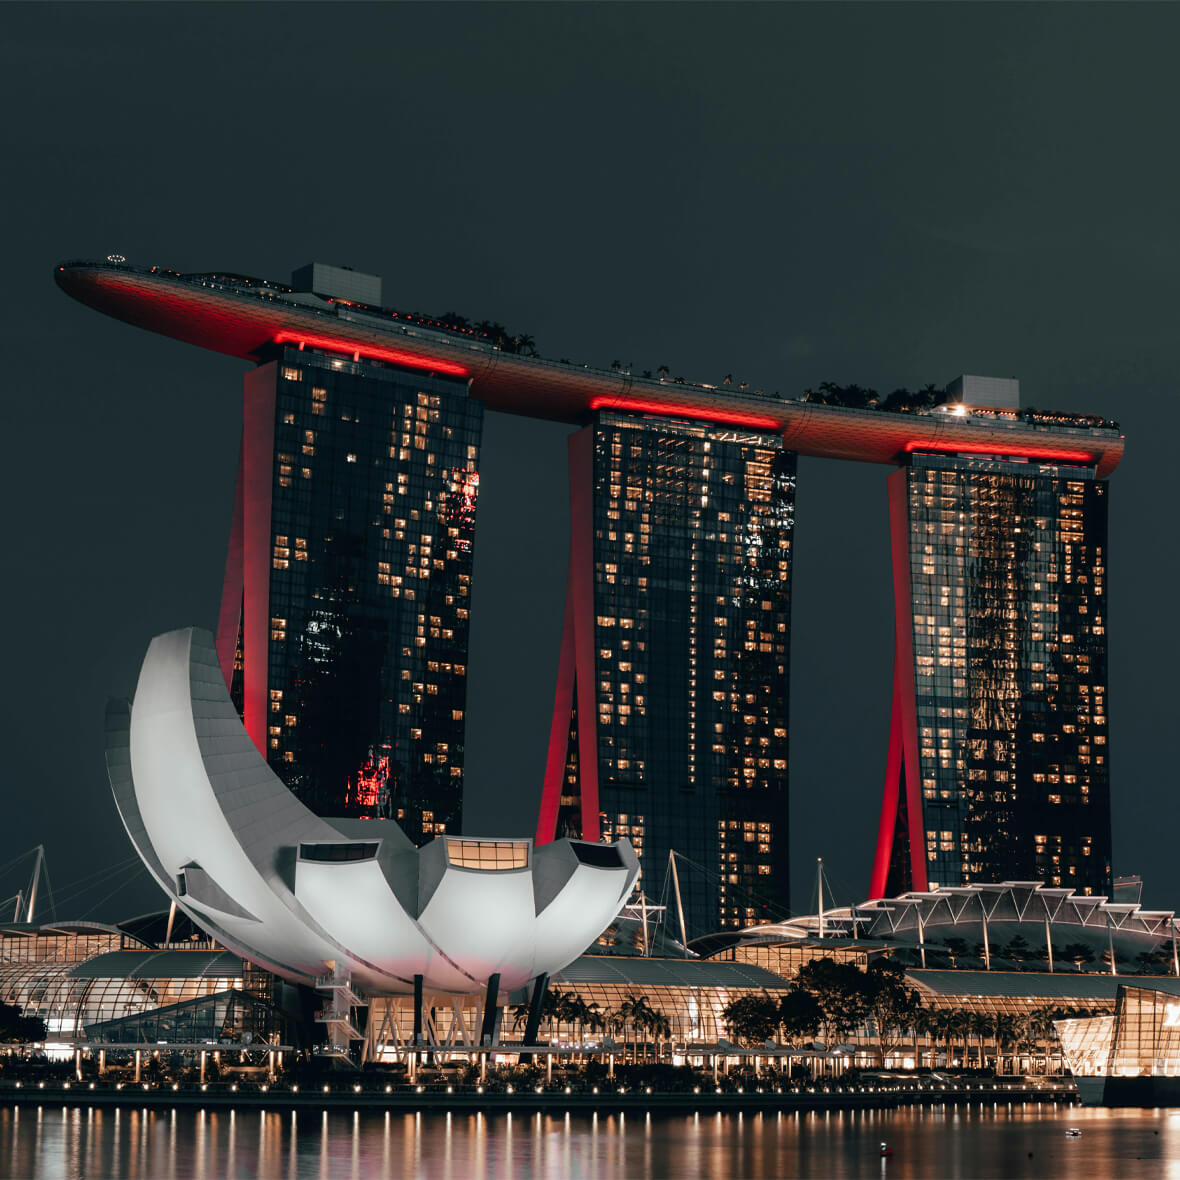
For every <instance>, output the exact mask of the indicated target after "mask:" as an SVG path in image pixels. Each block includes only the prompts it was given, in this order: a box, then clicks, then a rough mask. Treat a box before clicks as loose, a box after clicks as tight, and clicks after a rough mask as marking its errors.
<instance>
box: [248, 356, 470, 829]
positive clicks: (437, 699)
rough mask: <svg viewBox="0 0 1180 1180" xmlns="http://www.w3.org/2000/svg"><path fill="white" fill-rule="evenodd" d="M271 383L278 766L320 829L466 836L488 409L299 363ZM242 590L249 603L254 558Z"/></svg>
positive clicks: (271, 652) (384, 374) (271, 651)
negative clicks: (474, 593)
mask: <svg viewBox="0 0 1180 1180" xmlns="http://www.w3.org/2000/svg"><path fill="white" fill-rule="evenodd" d="M264 368H265V369H266V370H268V371H267V372H266V373H263V374H261V379H262V380H263V381H265V382H270V381H272V380H273V382H274V397H273V405H274V423H273V431H274V447H273V472H272V478H271V486H270V548H269V551H268V552H267V554H266V560H267V561H268V563H269V592H268V602H269V608H268V616H269V640H268V647H267V653H266V654H267V667H268V671H267V683H266V710H267V725H266V747H267V749H266V753H267V757H268V760H269V761H270V763H271V765H272V767H273V768H274V769H275V771H276V772H277V773H278V774H279V776H280V777H281V778H282V779H283V781H284V782H285V783H286V784H287V785H288V786H289V787H290V788H291V790H292V791H293V792H294V793H295V794H296V795H297V796H298V797H299V798H300V799H301V800H302V801H303V802H304V803H305V804H307V805H308V806H309V807H310V808H311V809H312V810H313V811H315V812H317V813H318V814H320V815H324V816H354V817H384V818H395V819H397V820H398V821H399V822H400V823H401V825H402V827H403V829H404V830H405V832H406V834H407V835H408V836H409V837H410V838H411V839H412V840H414V841H415V842H416V843H423V842H425V841H427V840H430V839H432V838H433V837H434V836H436V835H439V834H441V833H444V832H455V831H457V830H458V828H459V823H460V818H461V812H462V799H463V750H464V715H465V710H466V695H467V694H466V684H467V680H466V676H467V650H468V620H469V612H470V606H471V571H472V557H473V547H474V541H475V512H476V501H477V497H478V490H479V474H478V465H479V444H480V434H481V428H482V408H481V406H480V405H479V403H478V402H475V401H473V400H471V399H470V398H469V397H468V396H467V388H466V385H465V383H463V382H461V381H455V380H451V379H444V378H439V377H435V376H431V375H427V374H416V373H411V372H408V371H404V370H399V369H396V368H392V367H389V366H384V365H381V364H380V363H378V362H371V361H366V362H353V361H348V360H342V359H341V358H339V357H334V356H329V355H324V354H319V353H315V352H313V351H298V350H295V349H286V350H284V352H283V354H282V356H281V357H279V358H278V359H277V360H276V361H274V362H272V364H271V365H269V366H264ZM248 397H249V393H248ZM246 511H247V513H249V511H250V506H249V504H247V509H246ZM246 535H247V544H249V525H248V524H247V530H246ZM256 556H257V555H256ZM246 577H247V604H248V603H249V585H250V583H249V578H250V569H249V558H247V571H246ZM246 618H247V624H248V621H249V618H250V615H249V612H248V611H247V616H246ZM239 646H241V645H239ZM245 651H246V652H247V653H248V652H249V651H250V644H249V636H248V635H247V636H246V642H245ZM248 664H249V661H248V660H247V669H246V675H247V676H249V675H250V671H249V667H248ZM247 708H248V707H247Z"/></svg>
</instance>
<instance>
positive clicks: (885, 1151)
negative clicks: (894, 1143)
mask: <svg viewBox="0 0 1180 1180" xmlns="http://www.w3.org/2000/svg"><path fill="white" fill-rule="evenodd" d="M892 1154H893V1148H892V1147H890V1146H889V1144H888V1143H884V1142H883V1143H882V1144H881V1157H882V1158H883V1159H884V1158H886V1157H888V1156H891V1155H892Z"/></svg>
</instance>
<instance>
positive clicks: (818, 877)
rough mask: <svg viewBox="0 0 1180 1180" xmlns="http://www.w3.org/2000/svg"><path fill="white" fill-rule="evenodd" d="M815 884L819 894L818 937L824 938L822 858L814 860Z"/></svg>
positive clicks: (818, 857)
mask: <svg viewBox="0 0 1180 1180" xmlns="http://www.w3.org/2000/svg"><path fill="white" fill-rule="evenodd" d="M815 883H816V888H817V890H818V892H819V936H820V938H821V939H822V938H823V936H824V858H823V857H822V856H817V857H816V858H815Z"/></svg>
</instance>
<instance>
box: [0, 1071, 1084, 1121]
mask: <svg viewBox="0 0 1180 1180" xmlns="http://www.w3.org/2000/svg"><path fill="white" fill-rule="evenodd" d="M1076 1101H1077V1090H1076V1088H1075V1086H1074V1084H1073V1082H1072V1081H1070V1080H1069V1079H1056V1078H1038V1079H1023V1078H1012V1079H1003V1078H996V1079H994V1080H992V1079H979V1078H970V1079H960V1080H954V1079H947V1080H945V1081H934V1080H925V1081H920V1082H919V1081H906V1082H900V1081H899V1082H889V1081H883V1082H866V1083H856V1084H851V1083H850V1084H847V1085H843V1084H840V1083H834V1084H829V1085H819V1086H804V1087H791V1086H773V1085H763V1086H734V1085H722V1086H705V1085H701V1086H694V1087H691V1088H689V1089H687V1090H658V1089H656V1088H654V1087H651V1086H642V1085H638V1086H626V1085H623V1086H613V1085H611V1086H593V1087H582V1088H575V1087H574V1086H561V1085H557V1086H543V1085H539V1086H519V1087H516V1086H509V1087H506V1088H499V1087H497V1088H490V1087H485V1086H470V1085H432V1086H412V1085H411V1086H407V1085H391V1084H388V1083H374V1082H373V1081H367V1082H366V1081H352V1080H349V1079H347V1078H341V1079H340V1080H339V1081H336V1082H322V1083H318V1084H315V1085H285V1084H279V1085H255V1084H240V1083H210V1084H207V1085H203V1086H194V1085H181V1084H179V1083H170V1082H163V1083H151V1082H140V1083H136V1082H36V1081H33V1082H30V1081H8V1080H4V1081H0V1104H2V1103H6V1102H7V1103H19V1104H22V1105H24V1104H35V1105H47V1104H54V1105H56V1104H59V1103H62V1104H68V1105H71V1106H101V1107H136V1108H142V1107H152V1108H161V1107H163V1108H167V1107H180V1108H207V1107H224V1108H233V1109H239V1110H241V1109H249V1110H341V1109H347V1110H361V1109H364V1110H391V1111H403V1112H405V1111H408V1112H413V1111H448V1110H450V1111H477V1110H479V1111H486V1112H497V1113H502V1112H505V1111H547V1112H561V1111H570V1112H575V1111H576V1112H582V1113H589V1112H592V1111H598V1112H608V1111H644V1110H650V1111H692V1110H699V1111H710V1112H712V1111H727V1110H731V1111H739V1110H760V1111H768V1110H770V1111H774V1110H800V1111H811V1110H869V1109H874V1110H892V1109H898V1108H902V1107H917V1106H948V1105H951V1106H961V1105H972V1104H977V1103H978V1104H984V1103H991V1104H994V1105H1000V1104H1008V1105H1013V1104H1021V1103H1029V1102H1039V1103H1046V1102H1051V1103H1055V1104H1056V1103H1060V1104H1071V1103H1074V1102H1076Z"/></svg>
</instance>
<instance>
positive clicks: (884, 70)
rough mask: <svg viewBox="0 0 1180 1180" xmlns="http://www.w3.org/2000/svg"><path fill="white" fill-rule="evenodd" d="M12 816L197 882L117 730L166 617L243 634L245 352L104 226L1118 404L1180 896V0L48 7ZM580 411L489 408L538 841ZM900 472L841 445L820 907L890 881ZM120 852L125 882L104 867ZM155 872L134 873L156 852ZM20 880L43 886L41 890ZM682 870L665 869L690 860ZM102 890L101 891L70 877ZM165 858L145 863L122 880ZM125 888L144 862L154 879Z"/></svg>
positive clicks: (1146, 714) (14, 461)
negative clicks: (123, 755) (72, 272)
mask: <svg viewBox="0 0 1180 1180" xmlns="http://www.w3.org/2000/svg"><path fill="white" fill-rule="evenodd" d="M4 18H5V21H4V23H5V35H4V37H3V38H0V62H2V69H0V88H2V89H3V92H4V93H3V101H4V109H5V115H6V117H5V118H4V120H3V121H2V123H0V136H2V137H3V158H4V176H5V182H4V185H3V198H2V200H3V205H4V207H5V208H6V216H5V217H4V224H5V229H6V231H7V235H6V236H7V247H6V257H7V261H6V263H5V264H4V269H3V286H4V320H3V323H4V338H5V348H4V353H5V355H4V366H3V367H4V390H3V396H4V404H5V406H6V407H7V409H6V412H5V418H6V423H7V429H6V431H5V444H6V445H5V448H4V449H5V456H4V464H3V475H4V480H5V485H6V486H5V493H4V502H5V504H6V506H7V511H6V512H5V514H4V519H5V528H4V532H5V540H6V545H5V550H6V557H7V561H6V562H5V571H6V576H5V577H4V580H3V587H2V592H3V596H4V621H5V624H6V626H5V628H4V635H5V643H4V665H3V666H4V676H3V683H2V691H3V694H4V702H3V711H2V713H0V716H3V718H4V743H3V745H4V755H5V756H4V766H3V780H2V781H3V789H4V792H5V797H6V799H5V801H6V807H5V812H4V815H5V819H4V823H3V827H2V829H0V862H3V861H6V860H8V859H9V858H10V857H13V856H16V855H17V854H18V853H20V852H22V851H24V850H25V849H26V848H29V847H30V846H32V845H34V844H36V843H38V842H40V841H44V843H45V844H46V845H47V848H48V854H49V867H50V871H51V878H52V881H53V885H54V888H55V890H56V892H57V894H58V896H59V899H60V900H61V901H62V905H61V912H62V915H63V916H71V917H77V916H81V915H88V916H92V917H96V916H97V917H118V916H127V915H129V914H132V913H137V912H142V911H144V910H147V909H154V908H158V907H159V906H160V905H161V904H162V900H163V899H162V897H161V895H160V893H159V891H158V889H157V888H156V886H155V885H154V884H153V883H152V882H151V881H150V880H149V878H148V877H147V875H146V873H145V872H143V871H136V869H135V867H134V866H135V864H136V863H137V860H133V859H132V858H133V857H134V853H133V851H132V849H131V847H130V844H129V842H128V841H127V838H126V836H125V834H124V832H123V830H122V827H121V824H120V822H119V820H118V817H117V814H116V812H115V808H114V805H113V802H112V800H111V796H110V791H109V788H108V786H107V783H106V776H105V772H104V769H103V760H102V732H101V731H102V716H103V708H104V703H105V701H106V699H107V697H108V696H110V695H126V694H128V693H129V692H130V690H131V688H132V686H133V684H134V680H135V676H136V674H137V670H138V666H139V662H140V660H141V658H142V656H143V652H144V650H145V647H146V645H147V643H148V641H149V640H150V638H151V637H152V636H153V635H155V634H157V633H159V632H161V631H165V630H170V629H172V628H175V627H180V626H185V625H189V624H198V625H201V626H204V627H213V626H214V624H215V620H216V612H217V605H218V595H219V590H220V582H221V574H222V563H223V560H224V551H225V543H226V539H227V536H228V529H229V518H230V508H231V500H232V495H233V477H234V470H235V465H236V462H237V446H238V432H239V427H240V415H241V409H240V403H241V379H242V374H243V371H244V368H245V366H244V365H243V363H242V362H240V361H236V360H233V359H230V358H226V357H220V356H216V355H213V354H211V353H206V352H202V351H199V350H197V349H195V348H192V347H189V346H187V345H183V344H180V343H177V342H175V341H171V340H168V339H165V338H163V337H158V336H153V335H150V334H148V333H146V332H143V331H141V330H139V329H135V328H131V327H128V326H126V325H123V324H120V323H118V322H116V321H114V320H110V319H107V318H106V317H103V316H101V315H99V314H97V313H95V312H93V311H90V310H89V309H87V308H85V307H83V306H81V305H80V304H77V303H74V302H73V301H71V300H70V299H68V298H67V297H66V296H64V295H63V294H61V293H60V292H59V291H58V290H57V289H56V287H55V285H54V283H53V266H54V264H55V263H56V262H58V261H60V260H64V259H69V258H94V257H102V256H105V255H106V254H108V253H115V252H117V253H121V254H124V255H126V257H127V258H128V259H129V260H130V261H131V262H133V263H137V264H141V265H153V264H159V265H162V266H169V267H173V268H175V269H178V270H194V271H200V270H213V269H227V270H234V271H239V272H244V273H247V274H255V275H261V276H268V277H273V278H278V279H285V278H286V277H287V276H288V275H289V274H290V272H291V270H292V269H293V268H295V267H297V266H299V265H301V264H303V263H305V262H308V261H311V260H313V259H315V260H319V261H324V262H333V263H338V264H344V265H350V266H353V267H355V268H357V269H360V270H368V271H372V272H375V273H378V274H381V275H382V276H383V277H384V280H385V301H386V302H387V303H388V304H390V305H391V306H394V307H399V308H403V309H406V310H411V311H422V312H432V313H438V312H442V311H445V310H452V309H453V310H455V311H458V312H460V313H461V314H463V315H466V316H468V317H469V318H471V319H493V320H499V321H502V322H503V323H505V324H506V325H507V326H508V327H509V329H510V330H512V331H514V332H527V333H529V334H531V335H532V336H534V337H535V338H536V340H537V343H538V347H539V349H540V351H541V353H542V354H543V355H546V356H552V357H571V358H573V359H575V360H577V361H579V362H587V363H591V364H596V365H603V366H605V365H608V364H609V363H610V362H611V361H612V360H616V359H618V360H621V361H622V362H623V363H624V364H628V363H632V362H633V364H634V366H635V367H636V368H637V369H645V368H647V369H653V370H654V369H655V368H656V367H657V366H659V365H661V364H667V365H668V366H670V368H671V369H672V372H673V373H683V374H684V375H685V376H687V377H688V378H689V379H695V380H699V381H707V382H717V381H718V380H719V379H720V378H721V377H722V376H723V375H724V374H726V373H733V374H734V375H735V377H736V378H737V379H739V380H746V381H749V382H750V383H751V386H752V387H754V388H762V389H765V390H768V391H773V390H779V391H781V392H782V393H783V395H784V396H796V395H798V394H799V393H801V392H802V391H803V390H804V389H805V388H807V387H808V386H810V385H814V384H816V383H818V382H820V381H824V380H832V381H837V382H840V383H850V382H857V383H860V384H862V385H870V386H873V387H874V388H876V389H879V390H881V391H882V392H888V391H889V390H891V389H893V388H894V387H896V386H902V385H904V386H909V387H911V388H915V387H918V386H921V385H924V384H926V383H927V382H935V383H937V384H938V385H942V384H944V383H945V382H947V381H948V380H950V379H951V378H952V377H954V376H956V375H958V374H959V373H963V372H967V373H979V374H988V375H993V376H1005V377H1006V376H1016V377H1019V378H1020V380H1021V382H1022V392H1023V397H1024V404H1025V405H1026V406H1028V405H1032V406H1035V407H1037V408H1039V409H1049V408H1054V409H1056V408H1060V409H1069V410H1076V411H1082V412H1093V413H1098V414H1102V415H1106V416H1108V417H1112V418H1115V419H1117V420H1118V421H1119V422H1120V423H1121V425H1122V427H1123V430H1124V432H1125V433H1126V435H1127V439H1128V444H1127V452H1126V457H1125V459H1124V461H1123V464H1122V466H1121V467H1120V469H1119V470H1118V471H1117V472H1116V473H1115V475H1114V477H1113V479H1112V481H1111V536H1112V540H1111V554H1110V560H1109V568H1110V578H1109V584H1110V626H1109V634H1110V644H1111V647H1110V656H1111V665H1110V697H1111V729H1110V732H1111V755H1112V758H1111V762H1112V797H1113V814H1114V851H1115V865H1114V867H1115V872H1116V873H1136V872H1137V873H1142V874H1143V875H1144V876H1145V878H1146V888H1145V894H1144V900H1145V902H1146V903H1147V904H1149V905H1152V906H1158V907H1167V908H1171V907H1174V906H1180V863H1178V858H1177V857H1176V854H1175V837H1174V828H1175V820H1176V803H1175V789H1176V769H1175V756H1174V753H1173V750H1174V742H1175V740H1176V728H1177V727H1176V722H1175V718H1174V713H1175V706H1174V696H1175V694H1174V689H1173V681H1174V678H1175V669H1176V668H1177V666H1178V665H1180V651H1178V640H1177V631H1176V626H1175V618H1176V608H1175V603H1174V593H1175V586H1176V585H1177V583H1178V573H1180V570H1178V568H1177V566H1178V560H1177V554H1176V545H1175V535H1176V532H1175V526H1174V523H1173V521H1172V519H1171V512H1172V509H1171V508H1170V507H1169V505H1170V504H1172V501H1173V497H1174V491H1173V489H1174V484H1175V479H1174V459H1173V455H1174V451H1175V440H1176V436H1177V411H1176V388H1175V385H1176V382H1175V366H1174V351H1175V346H1174V341H1175V336H1176V331H1175V319H1176V309H1177V305H1178V304H1177V285H1178V278H1177V276H1178V274H1180V232H1178V230H1177V192H1178V191H1180V157H1178V155H1177V152H1176V150H1175V118H1176V112H1177V110H1178V109H1180V80H1178V74H1177V71H1176V69H1175V45H1176V44H1177V41H1178V37H1180V8H1177V7H1176V6H1173V5H1146V6H1127V5H1117V6H1101V5H1035V6H1014V7H1010V6H1007V5H1002V4H995V5H992V4H988V5H928V4H920V5H915V6H905V5H903V6H891V5H888V4H874V5H870V6H868V7H861V6H858V5H855V4H831V5H820V6H808V5H790V6H782V7H779V6H768V5H764V6H755V7H739V6H733V5H730V6H724V7H713V6H710V5H692V6H689V7H679V6H676V5H665V4H659V5H643V6H635V7H631V6H609V7H608V6H590V7H583V6H579V5H565V4H560V5H558V4H554V5H549V6H511V7H499V6H495V5H472V6H468V5H437V6H431V7H415V6H404V5H398V6H388V7H386V6H377V5H364V6H360V7H348V6H344V5H336V6H333V7H331V8H325V7H318V6H316V5H292V6H281V5H266V6H261V7H246V6H237V5H235V6H233V7H220V6H217V5H200V6H195V7H187V6H180V5H161V6H146V5H143V6H135V7H128V8H123V7H118V6H106V5H104V6H96V7H85V6H75V5H67V6H53V5H37V6H18V5H5V7H4ZM568 433H569V428H568V427H564V426H557V425H554V424H549V423H540V422H532V421H529V420H527V419H522V418H512V417H507V416H503V415H498V414H488V415H487V419H486V430H485V441H484V452H483V463H482V472H481V476H482V483H481V502H480V508H479V512H480V522H479V528H480V534H479V541H478V545H477V549H476V573H475V599H474V609H473V620H472V651H471V658H470V699H469V720H470V728H469V738H468V747H467V766H468V779H467V784H468V785H467V818H468V823H467V829H468V831H476V832H482V833H485V834H498V835H507V834H518V833H520V834H526V833H531V831H532V824H533V815H534V813H535V807H536V802H537V799H538V797H539V791H540V782H541V774H542V770H543V764H544V754H545V741H546V736H547V727H548V721H549V715H550V705H551V697H552V691H553V683H554V678H555V674H556V665H557V649H558V640H559V631H560V624H561V610H562V605H563V594H564V574H565V563H566V546H567V524H566V472H565V445H564V439H565V435H566V434H568ZM887 474H888V469H887V468H885V467H874V466H869V465H862V464H850V463H840V462H836V461H826V460H818V459H807V458H804V459H801V460H800V463H799V490H798V525H797V532H796V547H795V561H796V564H795V569H794V613H793V637H792V655H791V675H792V707H791V735H792V755H791V830H792V855H793V857H794V871H793V902H794V907H795V909H797V910H803V911H805V910H808V909H810V908H811V906H812V905H813V898H814V885H813V881H812V873H813V866H814V858H815V857H816V856H823V857H824V858H825V864H826V865H827V867H828V869H829V874H830V878H831V882H832V884H833V886H834V888H835V892H836V898H835V900H836V901H837V902H838V903H844V904H847V903H848V902H851V901H856V900H860V899H862V898H863V896H864V895H865V892H866V890H867V886H868V877H869V869H870V862H871V856H872V850H873V840H874V835H875V829H876V824H877V818H878V810H879V806H880V793H881V781H882V775H883V772H884V762H885V747H886V730H887V725H888V721H889V688H890V675H891V659H892V590H891V585H890V576H889V552H888V544H887V527H886V525H887V519H886V499H885V478H886V475H887ZM107 866H110V867H111V868H112V869H116V870H119V871H118V872H113V873H112V874H111V875H110V876H108V877H101V876H100V877H98V878H97V879H95V880H93V881H92V882H89V883H88V882H86V881H85V880H83V879H84V878H86V877H87V875H89V874H96V873H98V872H99V871H100V870H103V869H104V868H105V867H107ZM120 873H121V875H120ZM20 883H21V882H20V880H19V879H18V877H17V876H15V875H13V874H12V873H11V872H9V873H7V874H5V873H0V897H3V896H5V895H7V894H8V893H14V892H15V890H16V889H17V888H18V887H19V885H20ZM656 884H657V886H658V883H656ZM71 885H72V886H73V887H72V888H71ZM120 887H121V889H120ZM116 889H120V891H118V892H115V893H114V894H113V896H112V895H111V894H112V891H113V890H116Z"/></svg>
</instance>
